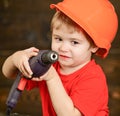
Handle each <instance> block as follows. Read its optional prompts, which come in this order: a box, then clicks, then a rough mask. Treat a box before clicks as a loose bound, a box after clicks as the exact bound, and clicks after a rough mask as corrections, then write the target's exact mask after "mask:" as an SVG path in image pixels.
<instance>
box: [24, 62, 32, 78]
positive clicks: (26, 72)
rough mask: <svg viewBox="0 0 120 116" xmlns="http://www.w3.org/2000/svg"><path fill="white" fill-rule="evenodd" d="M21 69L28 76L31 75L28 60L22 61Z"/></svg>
mask: <svg viewBox="0 0 120 116" xmlns="http://www.w3.org/2000/svg"><path fill="white" fill-rule="evenodd" d="M23 70H24V71H25V74H26V75H27V76H28V77H29V78H31V77H32V74H33V72H32V70H31V68H30V65H29V63H28V61H26V62H23Z"/></svg>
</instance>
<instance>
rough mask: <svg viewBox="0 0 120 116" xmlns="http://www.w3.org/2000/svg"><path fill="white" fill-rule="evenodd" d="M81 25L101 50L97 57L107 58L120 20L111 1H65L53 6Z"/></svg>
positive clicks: (52, 6) (51, 6)
mask: <svg viewBox="0 0 120 116" xmlns="http://www.w3.org/2000/svg"><path fill="white" fill-rule="evenodd" d="M50 8H52V9H54V8H56V9H57V10H60V11H61V12H63V13H64V14H65V15H67V16H68V17H69V18H71V19H72V20H73V21H74V22H76V23H77V24H78V25H80V26H81V27H82V28H83V29H84V30H85V31H86V32H87V33H88V34H89V36H90V37H91V38H92V39H93V41H94V43H95V44H96V46H98V47H99V48H100V49H99V50H98V51H97V53H96V54H97V55H99V56H101V57H105V56H107V54H108V52H109V49H110V47H111V42H112V41H113V39H114V38H115V35H116V33H117V28H118V18H117V15H116V12H115V10H114V7H113V5H112V4H111V3H110V2H109V0H63V1H62V2H59V3H58V4H51V5H50Z"/></svg>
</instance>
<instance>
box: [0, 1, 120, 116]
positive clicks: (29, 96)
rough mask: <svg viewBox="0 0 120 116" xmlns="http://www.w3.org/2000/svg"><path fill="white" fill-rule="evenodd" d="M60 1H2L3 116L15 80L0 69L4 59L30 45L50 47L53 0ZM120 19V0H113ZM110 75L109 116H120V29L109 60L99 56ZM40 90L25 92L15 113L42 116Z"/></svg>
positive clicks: (0, 90) (0, 111) (0, 78)
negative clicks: (5, 75) (6, 76)
mask: <svg viewBox="0 0 120 116" xmlns="http://www.w3.org/2000/svg"><path fill="white" fill-rule="evenodd" d="M58 1H61V0H44V1H41V0H0V116H5V112H6V104H5V102H6V98H7V95H8V93H9V90H10V88H11V86H12V84H13V82H14V80H9V79H6V78H5V77H4V76H3V74H2V71H1V67H2V65H3V62H4V61H5V59H6V58H7V57H8V56H9V55H11V54H12V53H14V52H15V51H17V50H22V49H25V48H28V47H31V46H35V47H37V48H39V49H49V48H50V38H51V37H50V31H49V25H50V21H51V18H52V16H53V14H54V11H53V10H51V9H50V8H49V5H50V4H51V3H56V2H58ZM110 1H111V2H112V3H113V5H114V6H115V9H116V12H117V14H118V18H119V22H120V0H110ZM119 27H120V25H119ZM96 60H97V62H98V63H99V64H100V65H101V66H102V68H103V70H104V71H105V74H106V76H107V82H108V87H109V108H110V116H119V115H120V28H119V30H118V33H117V35H116V38H115V40H114V42H113V43H112V48H111V50H110V53H109V55H108V57H107V58H106V59H103V60H102V59H100V58H97V57H96ZM40 102H41V101H40V99H39V93H38V90H37V89H34V90H32V91H29V92H28V91H24V92H23V94H22V96H21V98H20V100H19V102H18V104H17V106H16V107H15V109H14V110H13V112H14V115H16V116H17V115H19V116H42V112H41V105H40Z"/></svg>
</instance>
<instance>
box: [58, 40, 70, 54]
mask: <svg viewBox="0 0 120 116" xmlns="http://www.w3.org/2000/svg"><path fill="white" fill-rule="evenodd" d="M59 50H60V51H63V52H67V51H68V50H69V45H68V43H67V42H62V43H61V45H60V47H59Z"/></svg>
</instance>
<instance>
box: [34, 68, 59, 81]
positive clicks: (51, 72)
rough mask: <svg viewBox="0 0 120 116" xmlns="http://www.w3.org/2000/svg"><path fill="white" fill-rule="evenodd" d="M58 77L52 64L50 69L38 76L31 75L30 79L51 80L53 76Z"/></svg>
mask: <svg viewBox="0 0 120 116" xmlns="http://www.w3.org/2000/svg"><path fill="white" fill-rule="evenodd" d="M56 77H59V76H58V74H57V72H56V70H55V68H54V67H53V66H51V67H50V69H49V70H48V71H47V72H46V73H45V74H44V75H43V76H40V77H33V78H32V80H33V81H42V80H45V81H49V80H52V79H53V78H56Z"/></svg>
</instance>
